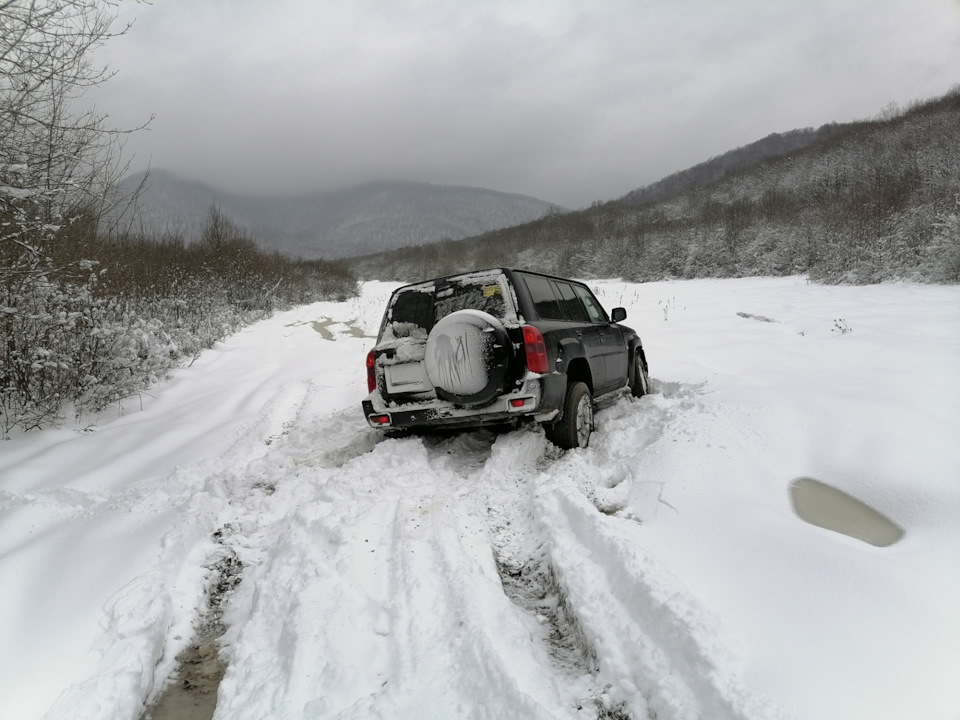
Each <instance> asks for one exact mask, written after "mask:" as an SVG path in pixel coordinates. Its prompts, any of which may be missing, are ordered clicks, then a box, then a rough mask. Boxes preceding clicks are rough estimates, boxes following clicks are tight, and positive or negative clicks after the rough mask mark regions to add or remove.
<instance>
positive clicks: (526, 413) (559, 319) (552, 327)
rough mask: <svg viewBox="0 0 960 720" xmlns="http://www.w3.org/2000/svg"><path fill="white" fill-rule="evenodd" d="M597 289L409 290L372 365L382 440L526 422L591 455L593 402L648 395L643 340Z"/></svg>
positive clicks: (548, 282)
mask: <svg viewBox="0 0 960 720" xmlns="http://www.w3.org/2000/svg"><path fill="white" fill-rule="evenodd" d="M625 316H626V312H625V311H624V310H623V309H622V308H617V309H615V310H614V313H613V318H614V319H613V320H611V318H610V317H608V316H607V314H606V312H605V311H604V310H603V308H602V307H601V306H600V303H599V301H597V299H596V298H595V297H594V296H593V294H592V293H591V292H590V290H589V288H587V287H586V286H585V285H583V284H582V283H577V282H574V281H571V280H565V279H563V278H556V277H553V276H548V275H543V274H540V273H533V272H529V271H524V270H512V269H508V268H495V269H490V270H481V271H477V272H472V273H463V274H458V275H451V276H448V277H443V278H437V279H434V280H427V281H424V282H420V283H414V284H412V285H407V286H404V287H402V288H399V289H398V290H396V291H395V292H394V294H393V295H392V296H391V298H390V301H389V303H388V306H387V309H386V312H385V313H384V318H383V322H382V323H381V326H380V332H379V335H378V338H377V344H376V345H375V347H374V348H373V350H371V351H370V353H369V354H368V355H367V385H368V390H369V392H370V394H369V396H368V397H367V398H366V400H364V401H363V411H364V415H365V417H366V418H367V421H368V422H369V424H370V425H371V426H373V427H376V428H379V429H382V430H391V429H406V428H429V427H471V426H473V427H476V426H480V425H486V424H497V423H504V422H513V421H517V420H520V419H523V418H529V419H533V420H535V421H537V422H540V423H543V424H544V427H545V429H546V431H547V435H548V437H550V439H551V440H552V441H553V442H555V443H556V444H558V445H560V446H561V447H582V446H585V445H586V443H587V441H588V439H589V434H590V431H591V430H592V427H593V411H592V408H593V398H594V397H595V396H597V395H602V394H605V393H609V392H612V391H616V390H620V389H625V388H630V389H633V390H634V394H635V395H640V394H643V393H644V392H646V359H645V358H644V357H643V350H642V347H641V346H640V341H639V338H638V337H637V336H636V333H634V332H633V331H632V330H631V329H630V328H627V327H625V326H621V325H619V324H618V323H619V320H622V319H623V318H624V317H625Z"/></svg>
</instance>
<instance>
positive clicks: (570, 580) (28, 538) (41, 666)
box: [0, 278, 960, 720]
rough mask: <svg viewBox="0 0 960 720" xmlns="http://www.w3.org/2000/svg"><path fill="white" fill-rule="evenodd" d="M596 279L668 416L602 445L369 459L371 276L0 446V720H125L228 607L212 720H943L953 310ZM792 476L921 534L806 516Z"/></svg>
mask: <svg viewBox="0 0 960 720" xmlns="http://www.w3.org/2000/svg"><path fill="white" fill-rule="evenodd" d="M592 284H593V286H594V287H595V289H596V290H597V292H598V295H599V297H600V298H601V300H603V301H604V303H605V305H606V306H607V307H608V309H609V308H610V307H613V306H615V305H624V306H626V307H627V309H628V320H627V324H629V325H631V326H632V327H634V328H636V329H637V330H638V331H639V332H640V334H641V336H642V337H643V339H644V344H645V347H646V348H647V356H648V358H649V360H650V364H651V375H652V377H653V378H654V392H653V393H652V394H651V395H648V396H647V397H644V398H642V399H640V400H638V401H633V400H631V399H629V398H620V399H617V400H614V401H608V402H606V403H604V406H603V407H602V409H601V410H600V412H599V413H598V415H597V421H598V432H597V433H596V434H595V435H594V437H593V439H592V441H591V446H590V447H589V448H587V449H586V450H582V451H580V450H578V451H573V452H568V453H561V452H559V451H558V450H556V449H555V448H553V447H552V446H551V445H549V443H547V441H546V440H545V438H544V436H543V433H542V432H541V431H539V429H537V428H535V427H531V428H524V429H521V430H517V431H514V432H505V433H493V432H490V431H479V432H471V433H463V434H460V435H453V436H447V437H429V438H406V439H399V440H381V438H380V437H379V436H378V435H377V434H376V433H375V432H374V431H371V430H369V429H368V428H367V427H366V425H365V423H364V422H363V419H362V417H361V415H360V411H359V401H360V399H361V397H362V396H363V393H364V388H365V380H364V367H363V358H364V355H365V352H366V350H368V349H369V347H370V346H371V345H372V340H371V339H370V338H369V337H362V335H364V334H366V335H372V334H374V333H375V330H376V326H377V324H378V323H379V319H380V314H381V313H382V309H383V306H384V304H385V302H386V298H387V296H388V294H389V290H390V289H391V288H392V287H393V286H391V285H387V284H380V283H370V284H368V285H367V286H366V287H365V289H364V293H363V295H362V296H361V297H360V298H358V299H355V300H352V301H350V302H346V303H339V304H336V303H319V304H315V305H310V306H306V307H302V308H299V309H297V310H293V311H290V312H286V313H280V314H278V315H276V316H275V317H274V318H272V319H270V320H267V321H264V322H262V323H259V324H258V325H256V326H253V327H251V328H247V329H245V330H244V331H242V332H240V333H238V334H237V335H235V336H234V337H231V338H229V339H228V340H227V341H226V342H224V343H222V344H220V345H218V346H217V347H216V348H214V349H213V350H211V351H208V352H206V353H204V354H203V355H202V356H201V357H200V358H199V359H198V361H197V362H196V363H195V364H194V365H193V366H192V367H190V368H187V369H183V370H180V371H177V373H175V375H174V377H173V378H172V379H171V380H170V381H167V382H165V383H164V384H163V385H162V386H161V387H159V388H157V389H156V392H154V393H153V394H152V395H153V396H152V397H147V396H144V397H143V398H138V399H133V400H129V401H127V402H125V403H124V404H123V407H122V408H114V409H113V415H114V416H113V417H107V416H104V417H103V418H101V419H100V421H99V422H98V423H97V424H96V425H95V426H90V427H82V428H76V429H61V430H50V431H44V432H41V433H36V434H32V435H28V436H21V437H17V438H14V439H13V440H11V441H8V442H5V443H3V444H2V445H0V718H4V719H10V720H35V719H39V718H70V719H71V720H76V719H77V718H91V719H93V718H98V719H99V718H102V719H103V720H108V719H109V720H115V719H117V718H130V719H131V720H132V719H135V718H138V717H140V715H141V714H142V713H143V710H144V703H145V702H149V701H151V700H152V699H154V698H155V697H156V696H157V695H158V693H159V692H160V690H161V689H162V687H163V684H164V683H165V681H167V679H168V678H169V676H170V675H171V673H172V672H173V671H174V669H175V667H176V660H175V658H176V656H177V654H178V653H179V652H180V651H181V650H182V649H183V648H185V647H186V646H187V645H188V644H189V643H190V642H191V639H192V638H193V635H194V629H193V627H192V625H193V624H194V623H195V622H196V621H197V620H198V618H200V617H201V616H202V615H203V614H204V609H205V608H206V605H207V603H208V601H209V600H208V596H209V592H210V586H211V584H212V585H215V586H216V585H218V584H219V585H220V590H222V589H223V588H224V587H234V585H235V587H234V589H233V590H232V591H228V592H227V594H226V595H225V596H224V606H223V610H224V615H223V625H224V626H225V628H226V631H225V634H224V635H223V637H222V638H220V642H221V645H222V647H223V650H222V652H223V657H224V660H225V661H226V662H227V668H226V674H225V676H224V678H223V681H222V682H221V684H220V689H219V696H218V704H217V709H216V712H215V718H218V719H221V720H226V719H227V718H230V719H234V718H236V719H241V718H250V719H253V718H283V719H286V718H290V719H294V718H316V719H320V718H344V719H345V718H358V719H359V718H418V719H419V718H444V719H447V718H491V719H493V718H496V719H498V720H500V719H503V718H544V719H546V718H597V717H600V718H633V719H634V720H640V719H641V718H648V717H656V718H659V719H660V720H663V719H665V718H677V719H678V720H679V719H686V718H690V719H691V720H692V719H694V718H710V719H711V720H722V719H723V718H744V719H746V718H780V717H784V718H787V717H796V718H808V719H809V720H831V719H834V720H841V719H842V720H849V719H850V718H870V719H871V720H885V719H889V720H893V719H894V718H897V719H898V720H899V719H900V718H903V717H916V718H925V719H928V720H956V718H957V717H958V715H960V686H958V684H957V683H956V678H957V677H960V613H958V612H957V608H958V607H960V524H958V523H957V518H958V517H960V443H957V441H956V438H957V437H960V288H944V287H926V286H917V285H909V284H904V285H884V286H871V287H858V288H855V287H821V286H816V285H809V284H807V282H806V281H805V280H804V279H802V278H787V279H744V280H725V281H691V282H674V283H651V284H645V285H625V284H623V283H614V282H600V283H592ZM331 321H332V322H331ZM798 477H812V478H816V479H818V480H820V481H822V482H825V483H828V484H830V485H833V486H836V487H838V488H840V489H842V490H844V491H846V492H847V493H850V494H852V495H854V496H856V497H858V498H859V499H861V500H863V501H864V502H866V503H868V504H869V505H871V506H872V507H874V508H876V509H877V510H879V511H880V512H882V513H883V514H885V515H886V516H888V517H889V518H890V519H892V520H893V521H894V522H895V523H897V524H898V525H899V526H900V527H901V528H903V529H904V530H905V535H904V537H903V539H902V540H901V541H900V542H898V543H896V544H894V545H891V546H889V547H883V548H880V547H874V546H872V545H868V544H866V543H864V542H862V541H860V540H857V539H854V538H852V537H848V536H846V535H843V534H840V533H837V532H831V531H830V530H825V529H823V528H820V527H815V526H813V525H810V524H808V523H806V522H804V521H802V520H800V519H799V518H798V517H797V516H796V515H795V514H794V512H793V511H792V508H791V504H790V495H789V487H790V483H791V482H792V481H793V480H794V479H795V478H798ZM238 579H239V583H238V584H236V581H237V580H238ZM214 592H218V591H217V590H214Z"/></svg>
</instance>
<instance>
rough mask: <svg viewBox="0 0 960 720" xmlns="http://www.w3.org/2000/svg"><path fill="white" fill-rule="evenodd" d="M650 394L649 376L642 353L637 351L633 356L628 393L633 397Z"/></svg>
mask: <svg viewBox="0 0 960 720" xmlns="http://www.w3.org/2000/svg"><path fill="white" fill-rule="evenodd" d="M649 392H650V375H649V374H648V373H647V363H646V360H644V357H643V353H642V352H640V351H639V350H637V351H636V352H635V353H634V354H633V375H632V377H631V378H630V393H631V394H632V395H633V396H634V397H643V396H644V395H646V394H647V393H649Z"/></svg>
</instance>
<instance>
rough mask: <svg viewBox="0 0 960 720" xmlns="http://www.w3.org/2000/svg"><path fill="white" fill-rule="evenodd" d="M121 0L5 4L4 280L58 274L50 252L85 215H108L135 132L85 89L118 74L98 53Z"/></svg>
mask: <svg viewBox="0 0 960 720" xmlns="http://www.w3.org/2000/svg"><path fill="white" fill-rule="evenodd" d="M116 6H117V3H116V2H115V1H114V0H0V258H2V259H3V260H4V262H3V263H2V264H0V268H2V269H0V278H2V277H3V274H4V273H7V274H9V273H11V272H12V273H24V272H26V273H30V272H37V271H43V272H49V270H50V268H46V267H42V266H43V263H42V262H41V260H42V255H43V253H44V249H45V247H46V246H47V245H48V244H49V243H50V242H51V241H52V240H53V238H54V237H55V235H56V233H57V232H58V231H59V230H60V229H62V228H63V227H64V226H65V225H68V224H70V223H71V222H72V221H73V220H74V219H75V218H76V217H77V216H78V215H79V214H80V213H81V211H83V212H86V213H89V212H91V211H92V212H94V213H100V212H102V210H103V204H104V202H105V198H106V197H107V194H108V191H109V190H110V189H111V188H112V187H113V186H114V185H115V183H116V181H117V180H118V179H119V175H120V174H121V173H122V172H123V171H124V166H123V164H122V163H123V160H122V152H121V150H122V141H123V138H124V135H125V133H126V132H129V131H120V130H117V129H114V128H110V127H108V126H107V125H106V123H105V121H106V116H105V114H104V113H102V112H101V111H99V110H98V109H97V108H95V107H92V108H85V109H84V108H81V107H80V100H81V97H82V95H83V93H84V92H86V91H87V90H89V89H90V88H92V87H95V86H97V85H100V84H102V83H103V82H105V81H106V80H108V79H109V78H110V77H111V75H112V73H111V72H110V71H109V70H108V69H107V68H106V67H102V66H97V65H95V64H94V61H93V53H94V51H95V50H96V49H97V48H99V47H100V46H101V45H103V44H104V43H105V42H107V41H108V40H109V39H111V38H113V37H116V36H118V35H122V34H123V33H125V32H126V31H127V29H128V26H124V27H121V28H120V29H118V30H114V29H113V26H114V22H115V19H116Z"/></svg>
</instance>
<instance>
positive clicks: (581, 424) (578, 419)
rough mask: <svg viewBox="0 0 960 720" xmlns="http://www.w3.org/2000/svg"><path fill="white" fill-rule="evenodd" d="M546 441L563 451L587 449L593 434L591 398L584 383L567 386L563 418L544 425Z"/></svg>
mask: <svg viewBox="0 0 960 720" xmlns="http://www.w3.org/2000/svg"><path fill="white" fill-rule="evenodd" d="M544 430H545V431H546V433H547V439H548V440H550V442H552V443H553V444H554V445H556V446H557V447H560V448H563V449H564V450H570V449H572V448H578V447H587V445H588V444H589V443H590V434H591V433H592V432H593V396H592V395H591V394H590V388H589V387H587V385H586V383H582V382H579V381H578V382H573V383H570V385H569V386H567V396H566V398H565V399H564V401H563V417H561V418H560V419H559V420H557V421H556V422H555V423H549V424H547V425H544Z"/></svg>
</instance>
